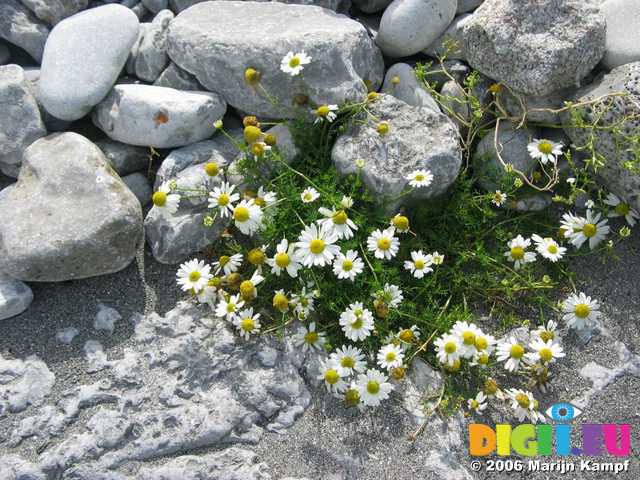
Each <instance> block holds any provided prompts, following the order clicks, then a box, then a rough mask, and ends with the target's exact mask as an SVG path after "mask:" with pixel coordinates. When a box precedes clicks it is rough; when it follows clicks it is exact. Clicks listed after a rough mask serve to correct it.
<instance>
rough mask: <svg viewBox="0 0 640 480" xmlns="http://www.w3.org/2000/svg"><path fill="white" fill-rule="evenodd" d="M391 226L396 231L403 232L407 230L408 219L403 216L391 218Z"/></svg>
mask: <svg viewBox="0 0 640 480" xmlns="http://www.w3.org/2000/svg"><path fill="white" fill-rule="evenodd" d="M392 223H393V226H394V227H396V228H397V229H398V230H401V231H405V230H409V219H408V218H407V217H405V216H404V215H396V216H395V217H393V222H392Z"/></svg>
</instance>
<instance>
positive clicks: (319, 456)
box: [0, 233, 640, 480]
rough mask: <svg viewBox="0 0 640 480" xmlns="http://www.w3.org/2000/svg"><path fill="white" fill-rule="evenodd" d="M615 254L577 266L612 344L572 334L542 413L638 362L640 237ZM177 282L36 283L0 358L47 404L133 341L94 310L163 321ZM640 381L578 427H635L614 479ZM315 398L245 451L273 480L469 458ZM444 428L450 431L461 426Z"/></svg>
mask: <svg viewBox="0 0 640 480" xmlns="http://www.w3.org/2000/svg"><path fill="white" fill-rule="evenodd" d="M616 253H617V255H618V256H619V257H620V260H619V261H608V262H606V263H601V262H600V261H599V260H595V259H593V258H586V259H584V258H583V259H578V261H577V262H576V265H575V271H576V273H577V287H578V289H582V290H584V291H585V292H587V293H588V294H589V295H592V296H594V297H596V298H598V299H599V300H600V301H601V302H602V303H603V310H604V312H605V314H606V315H605V317H606V318H605V326H606V328H607V330H608V331H609V334H610V336H600V337H596V338H594V339H593V340H592V341H590V342H589V343H588V344H587V345H582V344H580V342H579V341H578V340H577V338H576V337H575V336H574V335H573V334H571V335H569V337H568V338H567V343H566V349H567V350H568V351H569V354H568V357H567V359H566V361H564V362H563V363H562V365H561V366H560V367H559V370H558V374H557V378H556V381H555V383H554V386H553V388H552V389H551V391H550V392H549V394H548V395H547V397H546V399H545V400H548V402H546V403H547V404H550V403H552V401H553V400H570V399H572V398H575V397H578V396H579V395H581V394H582V393H583V392H585V391H586V390H588V389H589V388H590V387H591V383H590V382H589V381H587V380H585V379H584V378H582V377H581V376H580V375H578V374H577V372H578V371H579V370H580V369H581V368H582V367H583V366H584V365H585V364H587V363H588V362H590V361H594V362H596V363H598V364H600V365H602V366H605V367H608V368H611V367H616V366H618V365H619V364H620V360H619V358H618V353H617V350H616V349H615V348H614V342H615V340H616V339H618V340H620V341H622V342H623V343H624V344H625V345H626V346H627V348H628V349H629V350H630V351H631V352H633V353H634V354H638V353H640V352H639V349H640V295H639V294H640V238H639V237H638V235H637V233H636V235H635V238H631V239H628V240H627V241H626V242H625V243H624V244H622V245H621V246H620V247H619V248H618V249H617V252H616ZM174 273H175V268H174V267H173V266H166V265H161V264H159V263H157V262H155V261H154V260H153V259H152V258H151V256H150V255H149V254H148V253H146V254H145V255H144V282H145V283H146V284H147V286H148V288H147V289H146V290H145V288H144V285H143V282H142V280H141V276H140V270H139V268H138V266H137V265H136V264H132V265H130V266H129V267H128V268H127V269H125V270H123V271H121V272H119V273H117V274H113V275H109V276H103V277H97V278H92V279H85V280H81V281H71V282H63V283H58V284H53V283H42V284H32V285H31V287H32V289H33V293H34V296H35V300H34V302H33V304H32V306H31V307H30V308H29V310H27V311H26V312H25V313H23V314H22V315H20V316H17V317H14V318H11V319H8V320H5V321H3V322H0V353H2V354H3V355H5V356H13V357H17V358H24V357H26V356H28V355H31V354H36V355H38V356H39V357H40V358H41V359H42V360H44V361H45V362H46V363H47V365H48V366H49V368H50V369H51V370H52V371H53V372H54V373H55V375H56V385H55V387H54V391H53V392H52V395H51V396H52V398H55V397H56V396H57V395H58V394H59V393H60V391H61V390H62V389H63V388H64V389H66V388H68V387H69V386H71V385H74V384H77V383H79V382H82V383H86V382H87V381H88V378H87V374H86V373H85V370H86V368H85V366H86V365H85V359H84V354H83V352H82V345H83V344H84V342H85V341H86V340H89V339H97V340H99V341H100V342H101V343H102V344H103V345H104V346H105V350H108V352H109V357H112V356H117V355H118V352H119V351H121V349H122V346H123V344H125V343H126V342H127V341H128V339H129V338H130V337H131V335H132V327H131V325H130V323H129V322H126V321H121V322H119V323H118V324H117V328H116V330H115V332H114V334H113V335H108V334H105V333H97V332H96V331H95V330H94V328H93V321H94V317H95V314H96V311H97V306H98V304H99V303H104V304H107V305H109V306H111V307H113V308H116V309H117V310H118V311H119V312H120V313H121V315H122V316H123V318H124V319H127V318H129V317H130V316H131V315H132V314H134V313H143V312H144V311H145V308H146V309H147V310H149V309H155V310H156V311H158V312H159V313H164V312H166V311H167V310H169V309H171V308H172V307H173V306H174V305H175V303H176V300H177V299H178V298H179V296H180V292H179V290H178V289H177V288H176V286H175V283H174ZM145 292H146V293H145ZM70 326H73V327H76V328H78V329H79V331H80V333H79V337H78V338H76V340H74V342H73V343H72V345H70V346H68V347H61V345H60V344H59V343H58V342H57V341H56V340H55V334H56V332H57V331H58V330H59V329H61V328H64V327H70ZM638 374H639V373H638V372H635V374H630V373H629V372H626V373H625V372H622V373H621V374H620V375H619V377H618V378H616V379H614V380H613V381H612V382H611V383H610V384H609V385H607V386H606V387H605V388H604V389H603V390H602V391H598V392H595V393H594V394H593V397H592V398H591V400H590V402H589V407H588V408H587V409H586V410H585V412H584V414H583V418H582V419H581V421H584V422H590V421H594V422H597V423H630V424H631V425H632V429H633V430H632V431H633V438H632V446H633V448H634V454H635V455H634V459H633V461H632V467H631V468H632V471H631V472H629V473H627V474H626V475H619V476H617V477H616V478H640V465H639V462H640V461H639V460H638V451H639V450H638V449H640V378H638ZM314 398H315V400H314V404H313V405H312V406H311V408H309V409H308V410H307V411H306V413H305V414H304V415H303V416H302V417H301V418H300V419H299V420H298V421H297V423H296V424H295V425H294V426H293V427H292V428H291V429H290V430H288V431H287V432H286V433H284V434H273V433H267V434H265V436H264V437H263V439H262V440H261V441H260V443H259V444H257V445H248V446H245V448H249V449H252V450H254V451H256V452H257V454H258V456H259V459H260V460H261V461H263V462H265V463H267V464H268V465H269V467H270V469H271V472H272V474H273V478H275V479H278V478H281V477H284V476H294V477H307V478H309V479H323V480H324V479H331V480H338V479H362V480H369V479H372V480H373V479H395V480H404V479H406V480H409V479H418V478H420V479H427V478H428V479H431V478H433V479H435V478H447V475H446V471H447V470H446V469H444V470H442V471H440V472H438V468H437V464H438V461H435V460H434V458H433V457H432V456H431V453H430V452H433V451H438V450H439V449H440V450H447V449H450V448H451V447H450V445H451V442H454V443H455V442H457V441H460V443H461V445H460V452H464V451H465V450H466V445H464V442H465V441H466V438H465V437H464V435H465V432H464V430H462V429H461V427H457V428H458V431H456V435H459V438H458V437H455V436H454V437H453V440H451V439H449V440H448V443H443V442H442V441H441V440H442V438H445V437H446V436H447V435H449V434H448V433H447V430H446V429H445V428H444V425H443V422H442V420H440V419H436V420H434V421H433V422H432V424H431V425H430V426H429V427H428V428H427V429H426V430H425V434H424V435H422V436H420V437H418V438H417V440H415V441H409V440H408V439H407V437H408V435H409V434H410V433H411V432H413V431H414V429H415V426H414V425H412V424H411V422H410V421H409V419H408V418H407V416H406V415H404V414H403V413H402V410H401V409H400V408H399V407H398V406H397V405H393V404H392V405H390V406H389V407H388V408H386V409H384V410H379V411H377V412H376V413H375V414H372V415H364V416H363V415H357V414H354V412H351V411H345V409H344V408H342V407H341V406H340V405H338V404H337V403H336V402H335V401H334V400H333V399H331V398H330V397H327V396H326V395H323V394H320V393H319V394H318V395H315V397H314ZM447 421H448V422H453V423H456V421H457V420H456V419H455V418H454V419H448V420H447ZM487 423H490V422H487ZM4 428H7V425H6V423H5V420H3V419H0V430H2V429H4ZM454 430H455V428H454ZM456 438H457V439H456ZM447 445H449V446H447ZM1 453H3V445H2V443H0V454H1ZM185 453H187V452H185ZM190 453H198V452H190ZM440 454H441V455H442V458H445V459H448V461H450V462H451V464H450V465H449V467H451V468H460V470H459V471H458V473H459V475H460V478H472V477H467V476H466V475H468V474H467V473H465V469H466V471H468V472H470V469H469V465H470V462H471V459H468V458H465V456H464V454H461V455H457V456H453V457H448V456H447V455H448V452H440ZM25 455H26V453H25ZM609 460H610V458H609ZM434 465H435V467H434ZM483 468H484V467H483ZM472 476H473V477H477V478H496V477H497V478H502V477H503V476H504V477H505V478H506V477H507V476H508V477H509V478H514V477H515V478H524V477H525V476H528V477H533V478H612V477H611V476H610V474H604V473H596V474H594V473H591V474H586V473H575V474H567V475H563V476H556V475H554V474H536V475H525V474H510V475H506V474H502V475H500V474H492V473H487V472H481V473H479V474H475V473H474V474H472Z"/></svg>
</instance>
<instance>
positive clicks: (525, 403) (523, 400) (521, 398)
mask: <svg viewBox="0 0 640 480" xmlns="http://www.w3.org/2000/svg"><path fill="white" fill-rule="evenodd" d="M516 402H518V405H520V407H522V408H524V409H527V408H529V405H531V400H529V397H527V396H526V395H525V394H524V393H519V394H517V395H516Z"/></svg>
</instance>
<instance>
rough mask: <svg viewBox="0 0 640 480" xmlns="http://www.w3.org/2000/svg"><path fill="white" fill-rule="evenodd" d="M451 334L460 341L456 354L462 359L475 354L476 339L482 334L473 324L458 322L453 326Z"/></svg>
mask: <svg viewBox="0 0 640 480" xmlns="http://www.w3.org/2000/svg"><path fill="white" fill-rule="evenodd" d="M451 333H452V334H453V335H455V336H457V337H458V338H459V339H460V346H459V348H458V352H459V354H460V356H461V357H463V358H471V357H473V355H474V354H475V353H476V350H477V349H476V337H477V336H479V335H481V334H482V330H480V329H479V328H478V326H477V325H475V324H474V323H468V322H464V321H458V322H456V323H454V324H453V327H452V328H451Z"/></svg>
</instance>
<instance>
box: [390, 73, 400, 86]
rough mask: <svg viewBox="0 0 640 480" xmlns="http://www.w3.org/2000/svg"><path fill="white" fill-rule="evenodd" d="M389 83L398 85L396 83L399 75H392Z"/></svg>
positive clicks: (398, 81)
mask: <svg viewBox="0 0 640 480" xmlns="http://www.w3.org/2000/svg"><path fill="white" fill-rule="evenodd" d="M391 83H392V84H393V85H398V84H399V83H400V77H399V76H398V75H394V76H393V77H392V78H391Z"/></svg>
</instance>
